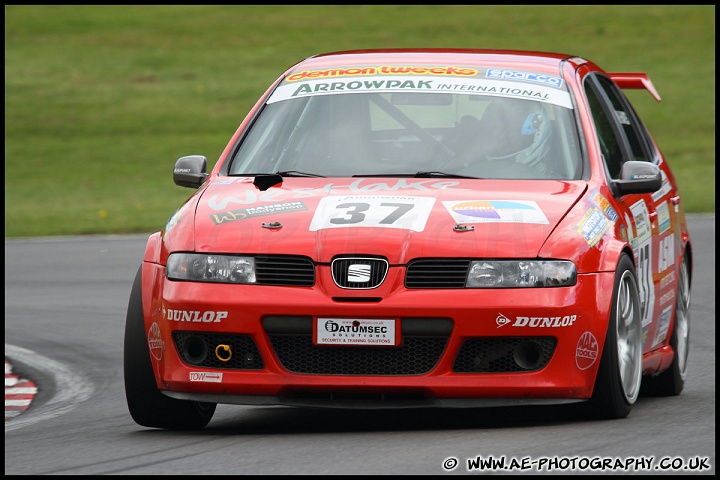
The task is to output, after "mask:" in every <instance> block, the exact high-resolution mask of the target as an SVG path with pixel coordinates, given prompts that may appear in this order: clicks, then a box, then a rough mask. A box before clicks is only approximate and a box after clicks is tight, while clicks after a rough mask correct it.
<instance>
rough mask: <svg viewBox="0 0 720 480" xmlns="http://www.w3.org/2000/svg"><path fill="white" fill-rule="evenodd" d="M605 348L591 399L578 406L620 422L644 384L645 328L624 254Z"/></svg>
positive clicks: (632, 273) (587, 412)
mask: <svg viewBox="0 0 720 480" xmlns="http://www.w3.org/2000/svg"><path fill="white" fill-rule="evenodd" d="M612 302H613V303H612V309H611V312H610V320H609V322H608V329H607V334H606V336H605V345H604V346H603V352H602V356H601V358H600V366H599V367H598V373H597V377H596V378H595V386H594V388H593V394H592V397H591V398H590V400H588V401H587V402H586V403H582V404H578V407H579V409H580V410H581V411H580V414H581V415H582V416H584V417H586V418H592V419H604V420H609V419H618V418H625V417H627V416H628V415H629V414H630V411H631V410H632V407H633V406H634V405H635V402H636V401H637V398H638V396H639V394H640V385H641V381H642V347H643V344H642V325H641V321H642V319H641V318H640V315H641V314H640V293H639V289H638V283H637V278H636V276H635V265H634V264H633V262H632V260H631V259H630V257H629V256H628V255H626V254H623V255H622V256H621V257H620V261H619V262H618V266H617V270H616V273H615V286H614V288H613V296H612Z"/></svg>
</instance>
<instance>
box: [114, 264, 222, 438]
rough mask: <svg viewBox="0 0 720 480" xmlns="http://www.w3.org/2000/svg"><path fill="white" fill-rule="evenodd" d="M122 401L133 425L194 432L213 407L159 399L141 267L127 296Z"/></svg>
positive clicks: (207, 417) (159, 393)
mask: <svg viewBox="0 0 720 480" xmlns="http://www.w3.org/2000/svg"><path fill="white" fill-rule="evenodd" d="M124 370H125V371H124V375H125V397H126V399H127V405H128V409H129V410H130V415H131V416H132V418H133V420H135V423H137V424H138V425H142V426H144V427H153V428H167V429H172V430H196V429H200V428H203V427H205V426H206V425H207V424H208V423H209V422H210V420H211V419H212V417H213V414H214V413H215V408H216V404H214V403H202V402H194V401H188V400H176V399H174V398H170V397H167V396H165V395H163V394H162V393H161V392H160V390H158V388H157V384H156V383H155V375H154V373H153V366H152V361H151V360H150V349H149V347H148V339H147V335H146V333H145V322H144V319H143V308H142V267H141V268H140V269H138V272H137V275H136V276H135V282H134V283H133V286H132V291H131V292H130V300H129V302H128V309H127V317H126V320H125V346H124Z"/></svg>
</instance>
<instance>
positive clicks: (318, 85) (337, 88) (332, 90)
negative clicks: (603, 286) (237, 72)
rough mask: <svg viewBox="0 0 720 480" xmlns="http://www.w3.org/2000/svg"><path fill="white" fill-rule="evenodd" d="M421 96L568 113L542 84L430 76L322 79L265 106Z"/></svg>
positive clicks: (290, 86)
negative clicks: (480, 99)
mask: <svg viewBox="0 0 720 480" xmlns="http://www.w3.org/2000/svg"><path fill="white" fill-rule="evenodd" d="M389 92H423V93H455V94H470V95H489V96H496V97H507V98H521V99H526V100H536V101H540V102H544V103H551V104H553V105H557V106H560V107H563V108H567V109H572V108H573V107H572V101H571V100H570V94H569V93H568V92H566V91H564V90H558V89H557V88H554V87H549V86H546V85H542V84H537V83H531V82H522V83H521V82H517V81H507V80H495V79H486V78H476V77H473V78H458V77H451V78H441V77H438V76H431V75H417V76H415V75H413V76H402V75H388V76H368V77H361V78H342V77H340V78H332V79H329V78H322V79H313V80H301V81H298V82H293V83H287V82H286V83H284V84H282V85H280V86H279V87H277V88H276V89H275V91H274V92H273V93H272V95H271V96H270V98H269V99H268V100H267V103H268V104H270V103H275V102H280V101H283V100H289V99H292V98H302V97H310V96H316V95H339V94H340V95H341V94H346V93H389Z"/></svg>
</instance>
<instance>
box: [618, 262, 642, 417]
mask: <svg viewBox="0 0 720 480" xmlns="http://www.w3.org/2000/svg"><path fill="white" fill-rule="evenodd" d="M615 307H616V311H617V319H616V320H617V321H616V322H615V325H616V327H615V328H616V333H617V335H616V340H617V355H618V368H619V370H620V371H619V373H620V383H621V384H622V389H623V395H625V399H626V400H627V402H628V403H629V404H631V405H632V404H634V403H635V401H636V400H637V397H638V395H639V393H640V382H641V379H642V330H641V325H640V298H639V294H638V287H637V283H636V282H635V278H634V277H633V275H632V273H631V272H629V271H625V272H624V273H623V276H622V278H621V279H620V284H619V288H618V296H617V304H616V306H615Z"/></svg>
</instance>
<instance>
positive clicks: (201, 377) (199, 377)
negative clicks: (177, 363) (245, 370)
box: [190, 372, 223, 383]
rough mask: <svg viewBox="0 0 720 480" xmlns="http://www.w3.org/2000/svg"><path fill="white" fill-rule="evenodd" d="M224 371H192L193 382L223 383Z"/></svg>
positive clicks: (191, 378) (191, 379)
mask: <svg viewBox="0 0 720 480" xmlns="http://www.w3.org/2000/svg"><path fill="white" fill-rule="evenodd" d="M222 377H223V374H222V372H190V381H191V382H205V383H222Z"/></svg>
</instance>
